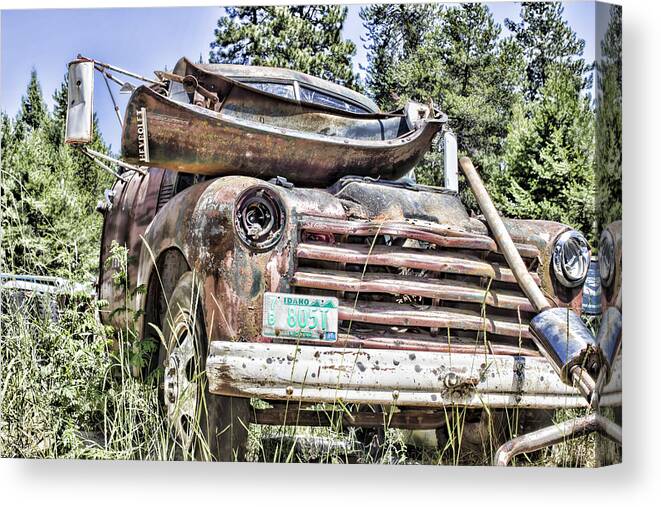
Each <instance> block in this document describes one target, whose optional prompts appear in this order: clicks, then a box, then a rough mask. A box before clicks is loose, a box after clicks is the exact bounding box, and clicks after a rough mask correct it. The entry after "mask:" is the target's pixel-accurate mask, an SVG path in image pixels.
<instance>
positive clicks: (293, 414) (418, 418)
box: [251, 404, 447, 430]
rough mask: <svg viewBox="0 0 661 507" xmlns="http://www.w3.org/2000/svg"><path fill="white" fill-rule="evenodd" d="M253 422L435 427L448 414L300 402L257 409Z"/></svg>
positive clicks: (298, 424) (439, 426) (301, 424)
mask: <svg viewBox="0 0 661 507" xmlns="http://www.w3.org/2000/svg"><path fill="white" fill-rule="evenodd" d="M251 416H252V418H251V422H252V423H255V424H268V425H281V424H287V425H294V426H334V427H335V426H337V425H339V424H341V425H342V426H343V427H345V428H346V427H362V428H383V427H388V428H398V429H418V430H425V429H429V430H431V429H436V428H441V427H443V426H445V423H446V421H447V415H446V414H445V413H443V412H442V411H433V410H411V409H409V410H404V411H401V412H395V413H387V412H351V413H347V412H345V411H343V410H340V409H338V410H335V411H319V410H299V407H298V404H296V405H295V406H292V407H288V408H287V409H285V410H283V409H281V408H271V409H254V410H253V411H252V412H251Z"/></svg>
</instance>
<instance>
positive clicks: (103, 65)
mask: <svg viewBox="0 0 661 507" xmlns="http://www.w3.org/2000/svg"><path fill="white" fill-rule="evenodd" d="M78 59H80V60H87V61H90V62H94V64H95V65H98V66H99V67H103V68H104V69H110V70H114V71H115V72H119V73H120V74H124V75H125V76H129V77H132V78H135V79H139V80H140V81H145V82H147V83H152V84H155V85H162V84H163V83H161V82H160V81H154V80H153V79H149V78H148V77H144V76H141V75H140V74H136V73H134V72H131V71H128V70H125V69H122V68H120V67H115V66H114V65H110V64H109V63H103V62H100V61H98V60H95V59H93V58H88V57H86V56H83V55H81V54H79V55H78Z"/></svg>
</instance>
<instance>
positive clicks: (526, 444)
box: [494, 412, 622, 466]
mask: <svg viewBox="0 0 661 507" xmlns="http://www.w3.org/2000/svg"><path fill="white" fill-rule="evenodd" d="M593 431H598V432H599V433H600V434H602V435H604V436H605V437H606V438H608V439H610V440H612V441H613V442H616V443H617V444H619V445H622V427H621V426H619V425H617V424H615V423H614V422H613V421H611V420H609V419H606V418H605V417H603V416H601V415H599V414H597V413H596V412H593V413H592V414H589V415H586V416H583V417H577V418H575V419H571V420H569V421H564V422H561V423H559V424H555V425H553V426H548V427H546V428H542V429H541V430H537V431H533V432H531V433H527V434H525V435H521V436H518V437H516V438H513V439H512V440H510V441H508V442H505V443H504V444H503V445H501V446H500V448H499V449H498V450H497V451H496V455H495V456H494V465H497V466H507V464H508V463H509V462H510V461H511V460H512V458H513V457H514V456H517V455H518V454H522V453H525V452H533V451H538V450H539V449H543V448H544V447H548V446H551V445H554V444H557V443H560V442H563V441H565V440H572V439H575V438H578V437H581V436H583V435H587V434H589V433H592V432H593Z"/></svg>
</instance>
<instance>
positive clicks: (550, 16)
mask: <svg viewBox="0 0 661 507" xmlns="http://www.w3.org/2000/svg"><path fill="white" fill-rule="evenodd" d="M563 13H564V7H563V6H562V3H561V2H523V3H522V5H521V20H520V21H519V22H515V21H512V20H511V19H506V20H505V26H506V27H507V28H508V29H509V30H510V31H511V32H512V33H513V34H514V39H515V40H516V42H517V43H518V44H519V46H520V47H521V49H522V50H523V53H524V55H525V59H526V76H527V82H526V96H527V98H528V99H530V100H532V99H535V98H536V97H537V96H538V94H539V91H540V90H541V88H542V87H543V86H544V84H545V83H546V80H547V79H548V73H549V70H548V67H549V65H550V64H556V65H557V64H562V65H564V66H566V67H567V68H568V69H569V70H570V71H571V72H572V73H573V74H574V76H576V77H577V78H579V79H581V80H582V88H583V89H587V88H590V87H591V86H592V77H591V74H587V73H588V72H589V71H590V70H591V66H590V65H588V64H586V62H585V60H584V59H583V50H584V48H585V41H584V40H583V39H580V38H578V36H577V35H576V33H575V32H574V31H573V30H572V29H571V27H570V26H569V24H568V23H567V21H566V20H565V19H564V18H563Z"/></svg>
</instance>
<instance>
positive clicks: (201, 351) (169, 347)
mask: <svg viewBox="0 0 661 507" xmlns="http://www.w3.org/2000/svg"><path fill="white" fill-rule="evenodd" d="M169 309H170V311H169V312H166V315H165V318H164V325H163V338H164V342H165V343H162V344H161V347H160V351H159V363H160V364H162V365H163V366H164V373H163V388H162V393H161V396H162V401H163V405H164V408H165V412H166V414H167V418H168V422H169V424H170V430H171V433H172V435H173V437H174V439H175V441H176V443H177V446H178V447H179V450H180V451H181V454H182V455H183V458H184V459H185V458H193V459H196V460H217V461H243V460H244V459H245V452H246V441H247V438H248V421H249V416H250V401H249V400H248V399H245V398H231V397H227V396H218V395H214V394H211V393H209V390H208V388H207V379H206V374H205V367H206V357H207V353H208V343H207V336H206V330H205V326H204V317H203V314H202V311H201V308H200V305H199V297H198V294H197V293H196V291H195V284H194V278H193V273H192V272H190V271H188V272H186V273H184V274H183V275H181V277H180V278H179V280H178V281H177V283H176V285H175V288H174V290H173V292H172V295H171V297H170V301H169Z"/></svg>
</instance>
